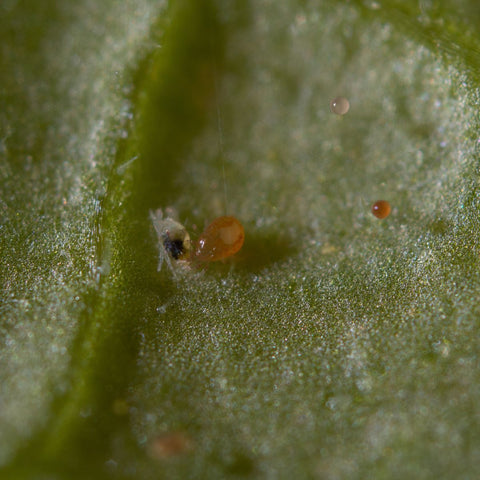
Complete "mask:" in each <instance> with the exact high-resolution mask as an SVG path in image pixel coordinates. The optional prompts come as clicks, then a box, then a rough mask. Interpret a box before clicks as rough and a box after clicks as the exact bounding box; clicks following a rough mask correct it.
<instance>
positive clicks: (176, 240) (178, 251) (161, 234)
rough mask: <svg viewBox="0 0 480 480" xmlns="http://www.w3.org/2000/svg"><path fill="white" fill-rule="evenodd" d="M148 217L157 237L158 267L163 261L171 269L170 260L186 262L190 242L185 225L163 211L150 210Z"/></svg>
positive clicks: (189, 250)
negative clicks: (165, 215) (164, 214)
mask: <svg viewBox="0 0 480 480" xmlns="http://www.w3.org/2000/svg"><path fill="white" fill-rule="evenodd" d="M150 219H151V221H152V224H153V227H154V228H155V232H156V233H157V237H158V267H157V270H158V271H160V270H161V268H162V265H163V262H166V264H167V265H168V266H169V268H170V269H171V270H173V266H172V260H174V261H177V260H178V261H183V262H186V261H188V260H189V259H190V257H191V250H192V242H191V240H190V235H189V234H188V232H187V230H186V229H185V227H184V226H183V225H182V224H181V223H179V222H177V221H176V220H174V219H173V218H171V217H165V218H164V216H163V211H162V210H161V209H158V210H155V211H153V210H150Z"/></svg>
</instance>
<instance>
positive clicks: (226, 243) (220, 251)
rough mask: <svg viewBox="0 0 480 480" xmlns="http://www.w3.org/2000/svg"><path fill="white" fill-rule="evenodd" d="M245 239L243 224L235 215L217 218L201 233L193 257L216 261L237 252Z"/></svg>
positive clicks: (205, 260)
mask: <svg viewBox="0 0 480 480" xmlns="http://www.w3.org/2000/svg"><path fill="white" fill-rule="evenodd" d="M244 240H245V231H244V230H243V226H242V224H241V223H240V222H239V221H238V220H237V219H236V218H235V217H218V218H216V219H215V220H214V221H213V222H212V223H211V224H210V225H209V226H208V227H207V228H206V229H205V230H204V232H203V233H202V234H201V235H200V238H199V239H198V244H197V248H196V249H195V252H194V254H193V259H194V260H198V261H200V262H215V261H217V260H222V259H224V258H227V257H230V256H232V255H234V254H235V253H237V252H238V251H239V250H240V249H241V248H242V245H243V241H244Z"/></svg>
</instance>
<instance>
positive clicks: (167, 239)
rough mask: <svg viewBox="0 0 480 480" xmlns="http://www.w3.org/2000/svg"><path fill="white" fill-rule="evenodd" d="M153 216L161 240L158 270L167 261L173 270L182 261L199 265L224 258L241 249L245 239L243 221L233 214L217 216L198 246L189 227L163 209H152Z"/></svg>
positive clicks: (186, 263) (203, 233) (200, 238)
mask: <svg viewBox="0 0 480 480" xmlns="http://www.w3.org/2000/svg"><path fill="white" fill-rule="evenodd" d="M150 219H151V221H152V224H153V226H154V228H155V231H156V233H157V237H158V242H159V261H158V270H160V269H161V268H162V265H163V262H164V261H165V262H166V263H167V265H168V266H169V268H170V269H171V270H172V271H173V268H174V265H176V264H178V263H180V262H181V263H182V264H183V265H188V264H192V263H194V264H196V265H198V264H202V263H204V264H207V263H209V262H215V261H217V260H224V259H226V258H228V257H231V256H232V255H234V254H235V253H237V252H238V251H239V250H240V249H241V248H242V245H243V242H244V240H245V231H244V229H243V226H242V224H241V223H240V222H239V221H238V220H237V219H236V218H235V217H232V216H223V217H218V218H216V219H215V220H213V221H212V223H210V224H209V225H208V226H207V228H205V230H204V231H203V232H202V234H201V235H200V237H199V239H198V242H196V244H195V247H194V248H193V246H192V241H191V239H190V235H189V234H188V232H187V230H186V229H185V227H184V226H183V225H182V224H181V223H179V222H177V221H176V220H173V219H172V218H171V217H166V218H164V216H163V212H162V210H156V211H150Z"/></svg>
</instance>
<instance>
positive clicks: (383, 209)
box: [372, 200, 392, 218]
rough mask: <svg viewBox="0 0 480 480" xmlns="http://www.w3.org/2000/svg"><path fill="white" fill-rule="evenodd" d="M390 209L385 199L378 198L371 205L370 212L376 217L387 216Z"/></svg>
mask: <svg viewBox="0 0 480 480" xmlns="http://www.w3.org/2000/svg"><path fill="white" fill-rule="evenodd" d="M391 211H392V207H391V206H390V204H389V203H388V202H387V201H386V200H378V201H377V202H375V203H374V204H373V206H372V213H373V214H374V215H375V216H376V217H377V218H387V217H388V216H389V215H390V212H391Z"/></svg>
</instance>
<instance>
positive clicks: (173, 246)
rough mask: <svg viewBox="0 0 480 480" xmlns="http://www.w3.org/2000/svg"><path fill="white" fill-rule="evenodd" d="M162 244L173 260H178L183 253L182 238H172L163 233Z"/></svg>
mask: <svg viewBox="0 0 480 480" xmlns="http://www.w3.org/2000/svg"><path fill="white" fill-rule="evenodd" d="M163 246H164V247H165V250H166V251H167V252H168V254H169V255H170V256H171V257H172V258H174V259H175V260H178V259H179V258H180V257H181V256H182V255H183V254H184V253H185V247H184V246H183V240H180V239H179V238H177V239H175V240H172V239H171V238H170V237H169V236H168V235H165V236H164V238H163Z"/></svg>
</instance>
